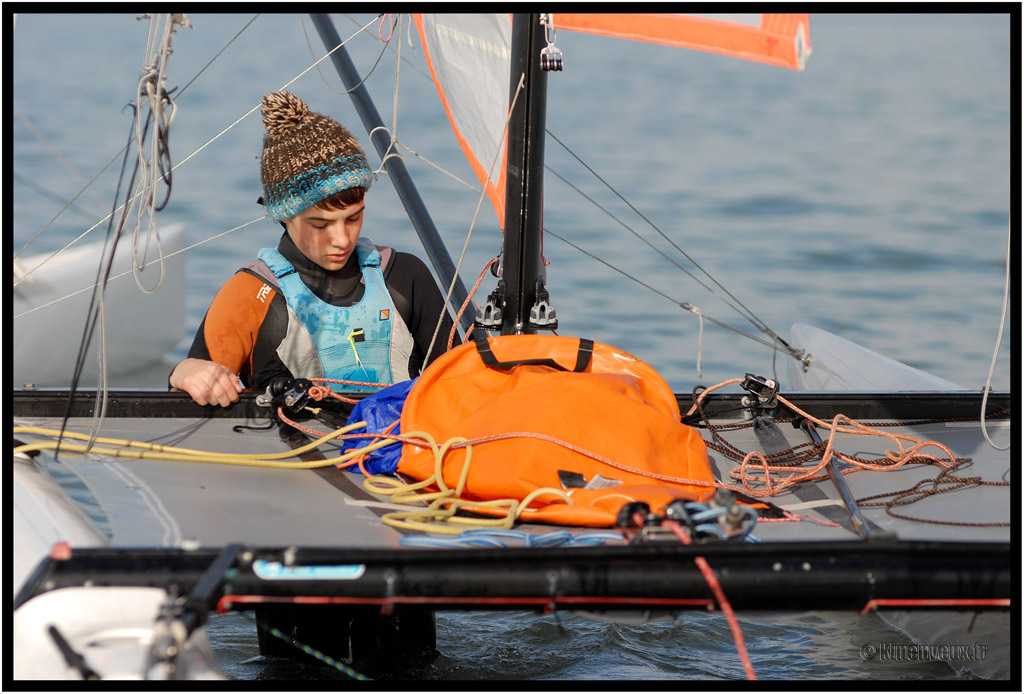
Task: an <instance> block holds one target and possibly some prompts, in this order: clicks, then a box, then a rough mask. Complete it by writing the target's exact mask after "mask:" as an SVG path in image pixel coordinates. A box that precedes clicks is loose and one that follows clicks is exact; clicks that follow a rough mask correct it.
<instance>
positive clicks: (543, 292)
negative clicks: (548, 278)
mask: <svg viewBox="0 0 1024 694" xmlns="http://www.w3.org/2000/svg"><path fill="white" fill-rule="evenodd" d="M534 292H535V294H536V297H537V301H536V303H534V305H533V307H532V308H531V309H530V320H529V323H528V325H529V327H531V328H533V329H534V330H558V318H557V317H556V316H555V307H554V306H552V305H551V303H550V297H549V295H548V290H547V289H545V288H544V280H542V279H540V278H537V282H536V284H535V285H534Z"/></svg>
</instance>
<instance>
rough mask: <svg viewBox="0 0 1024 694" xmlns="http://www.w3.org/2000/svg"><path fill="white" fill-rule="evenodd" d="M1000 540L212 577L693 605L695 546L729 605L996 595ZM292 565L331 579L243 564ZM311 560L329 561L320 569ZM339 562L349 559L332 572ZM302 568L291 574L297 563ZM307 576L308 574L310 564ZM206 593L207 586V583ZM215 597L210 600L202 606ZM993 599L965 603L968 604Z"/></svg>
mask: <svg viewBox="0 0 1024 694" xmlns="http://www.w3.org/2000/svg"><path fill="white" fill-rule="evenodd" d="M218 554H219V551H218V550H209V549H201V550H195V551H182V550H166V549H153V550H146V549H120V550H113V549H105V548H104V549H80V550H75V551H74V552H73V554H72V556H71V558H70V559H66V560H61V561H57V560H53V559H48V560H46V570H45V571H41V572H37V574H36V575H34V576H33V580H32V581H31V582H30V584H26V586H25V588H24V590H23V591H22V593H21V594H19V596H18V599H17V600H16V601H15V608H17V607H18V606H20V605H21V604H23V603H24V602H25V601H27V600H28V599H30V598H31V597H32V596H33V595H36V594H40V593H43V592H46V591H48V590H54V589H58V588H62V587H68V586H77V585H82V584H83V583H84V582H86V581H89V582H90V584H91V585H118V586H160V585H170V584H174V585H177V586H179V588H184V589H186V590H189V589H191V588H192V586H193V585H195V584H196V583H197V582H199V581H200V580H201V577H202V576H203V572H204V570H205V569H206V568H207V567H208V566H210V565H211V564H212V563H213V562H214V560H215V559H216V557H217V556H218ZM1012 554H1013V552H1012V550H1011V546H1010V544H1009V543H952V542H951V543H944V542H913V541H910V542H900V541H896V540H891V539H884V540H866V541H848V542H827V543H825V542H785V543H763V544H739V543H707V544H700V545H689V546H686V545H679V544H675V543H665V544H661V543H649V544H643V545H630V546H623V547H581V548H550V549H538V548H509V549H479V550H476V549H473V550H469V549H455V550H447V549H430V550H372V549H363V548H307V549H302V548H299V549H296V548H288V549H284V548H275V549H248V550H246V549H243V550H242V551H241V552H239V553H238V554H237V555H236V556H238V557H240V561H239V563H238V564H237V565H236V567H235V569H236V571H232V573H231V576H230V577H229V578H226V579H225V582H224V586H223V591H222V594H223V596H224V597H223V599H224V600H230V599H232V596H234V597H235V601H234V602H233V603H232V606H231V608H232V609H252V608H253V607H255V605H256V604H260V603H258V602H246V601H245V600H244V599H242V598H244V597H245V596H249V597H252V596H263V597H269V598H275V597H276V598H279V599H281V600H283V601H286V600H287V598H289V597H291V596H304V597H305V598H309V597H310V596H315V597H317V598H318V599H320V598H330V599H331V600H326V601H325V602H332V601H333V604H339V605H341V604H350V605H359V604H378V605H386V604H400V603H404V604H421V605H429V606H430V607H431V608H433V609H477V610H479V609H524V607H529V606H536V607H538V608H543V609H556V608H565V609H600V610H636V609H637V606H638V605H646V606H647V607H649V608H660V609H665V610H677V611H678V610H684V609H701V608H703V607H706V606H707V605H708V604H709V602H710V601H712V600H713V597H712V594H711V592H710V590H709V588H708V586H707V584H706V582H705V580H704V578H703V576H702V575H701V573H700V571H699V570H698V569H697V567H696V565H695V564H694V561H693V560H694V558H695V557H696V556H703V557H705V559H707V561H708V563H709V564H710V565H711V567H712V568H713V569H714V570H715V572H716V574H717V576H718V578H719V581H720V583H721V585H722V588H723V590H724V591H725V593H726V595H727V596H728V598H729V601H730V603H731V604H732V606H733V607H734V608H735V609H736V610H763V609H770V610H861V609H864V608H865V607H866V606H867V605H868V603H869V602H870V601H871V600H878V599H890V600H892V599H903V600H927V599H959V600H992V599H999V600H1002V599H1009V598H1010V597H1011V595H1013V594H1016V592H1017V586H1016V583H1015V582H1014V580H1013V576H1012V573H1013V568H1014V566H1016V562H1015V559H1014V557H1013V556H1012ZM260 560H264V561H273V562H280V563H281V565H282V566H285V567H289V566H290V567H301V568H302V570H305V569H307V568H312V567H321V570H320V575H322V576H323V575H326V576H329V575H330V574H331V571H333V570H337V571H338V572H343V573H345V574H346V575H345V577H344V578H336V579H330V578H321V579H305V578H298V577H295V576H292V577H289V578H288V579H287V580H274V579H267V578H260V577H259V576H257V574H256V572H255V571H254V570H253V562H255V561H260ZM323 567H333V568H328V569H327V570H326V571H325V570H323ZM345 569H350V570H348V571H345ZM300 573H301V572H300ZM308 575H312V572H309V573H308ZM211 595H212V593H211ZM213 607H215V605H210V608H211V609H212V608H213ZM988 608H995V609H1000V608H1001V609H1005V606H998V605H983V604H979V605H972V606H970V607H969V609H988Z"/></svg>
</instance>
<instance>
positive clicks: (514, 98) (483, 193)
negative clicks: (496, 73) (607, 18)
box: [423, 74, 526, 364]
mask: <svg viewBox="0 0 1024 694" xmlns="http://www.w3.org/2000/svg"><path fill="white" fill-rule="evenodd" d="M525 84H526V75H525V74H522V75H520V76H519V84H517V85H516V91H515V94H514V95H513V96H512V104H511V106H510V107H509V109H508V116H507V117H506V118H505V127H504V128H502V131H501V139H500V140H499V141H498V144H497V146H496V148H495V152H494V158H493V159H492V160H491V166H490V168H489V169H488V170H487V175H488V177H490V176H491V175H492V174H493V173H494V167H495V166H496V165H497V163H498V159H499V158H500V157H501V151H502V149H501V143H502V142H504V141H505V137H506V134H507V133H508V123H509V119H511V118H512V112H513V110H514V109H515V107H516V101H518V99H519V95H520V93H521V92H522V89H523V87H524V86H525ZM486 195H487V190H486V189H485V188H483V187H481V189H480V196H479V197H478V198H477V201H476V211H475V212H473V221H472V222H470V224H469V231H468V232H467V233H466V241H465V243H463V244H462V253H461V254H459V262H458V263H457V264H456V266H455V272H454V274H453V275H452V281H451V284H450V285H449V286H448V293H447V294H445V297H444V306H445V307H447V306H448V303H449V302H450V301H451V300H452V293H453V292H454V291H455V283H456V281H457V280H458V277H459V270H460V269H461V268H462V261H463V260H465V258H466V251H467V250H468V249H469V240H470V239H471V238H472V236H473V229H475V228H476V222H477V219H479V217H480V208H481V207H482V206H483V204H484V198H485V197H486ZM478 286H479V283H478ZM471 296H472V295H470V297H471ZM470 297H467V299H469V298H470ZM446 310H447V308H442V309H441V315H440V316H438V317H437V325H436V326H435V327H434V335H433V337H431V338H430V347H428V348H427V357H429V355H430V353H431V352H432V351H433V350H434V343H435V342H436V341H437V334H438V333H439V332H440V331H441V324H442V322H443V321H444V312H445V311H446ZM456 325H458V323H456ZM427 357H424V358H423V363H424V364H426V363H429V362H428V358H427Z"/></svg>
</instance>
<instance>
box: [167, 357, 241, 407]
mask: <svg viewBox="0 0 1024 694" xmlns="http://www.w3.org/2000/svg"><path fill="white" fill-rule="evenodd" d="M170 384H171V389H172V390H183V391H185V392H186V393H188V394H189V395H191V396H192V399H193V400H195V401H196V402H197V403H199V404H200V405H220V406H221V407H227V406H228V405H230V404H231V403H233V402H238V394H239V393H240V392H241V391H242V383H241V381H239V380H238V374H234V373H232V372H231V369H229V368H228V367H226V366H224V365H223V364H218V363H217V362H215V361H208V360H206V359H192V358H189V359H185V360H184V361H181V362H179V363H178V365H177V366H175V367H174V371H172V372H171V378H170Z"/></svg>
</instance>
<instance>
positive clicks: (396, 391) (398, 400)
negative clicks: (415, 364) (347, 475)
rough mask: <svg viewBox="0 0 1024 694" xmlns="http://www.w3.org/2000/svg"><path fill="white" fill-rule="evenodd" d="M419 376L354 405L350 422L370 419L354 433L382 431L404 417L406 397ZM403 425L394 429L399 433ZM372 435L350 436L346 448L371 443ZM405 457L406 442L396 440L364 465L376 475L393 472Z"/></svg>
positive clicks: (376, 432) (353, 469)
mask: <svg viewBox="0 0 1024 694" xmlns="http://www.w3.org/2000/svg"><path fill="white" fill-rule="evenodd" d="M416 380H417V379H413V380H411V381H402V382H401V383H396V384H395V385H393V386H389V387H387V388H384V389H383V390H379V391H377V392H376V393H374V394H373V395H368V396H367V397H365V398H363V399H362V400H360V401H359V402H357V403H356V406H355V407H353V408H352V414H351V415H349V418H348V422H346V424H353V423H355V422H362V421H365V422H366V426H364V427H361V428H359V429H354V430H353V431H351V432H350V433H352V434H361V433H371V434H379V433H380V432H382V431H384V430H385V429H387V428H388V427H389V426H391V425H392V424H393V423H394V422H395V421H397V420H399V419H401V418H402V407H403V406H404V405H405V399H406V397H408V395H409V390H410V389H411V388H412V386H413V384H415V383H416ZM400 429H401V425H399V426H396V427H395V428H394V429H393V430H391V432H389V433H391V434H399V433H401V431H400ZM370 441H372V439H349V440H347V441H345V442H344V445H343V448H342V450H344V451H346V452H347V451H350V450H353V449H355V448H363V447H364V446H366V445H368V444H369V443H370ZM401 457H402V445H401V444H399V443H393V444H391V445H390V446H384V447H383V448H379V449H377V450H376V451H373V452H371V453H370V454H369V456H368V457H367V459H366V461H365V462H364V463H363V467H365V468H366V471H367V472H369V473H370V474H373V475H380V474H386V475H392V474H394V472H395V468H397V467H398V459H399V458H401ZM349 469H350V470H352V471H353V472H358V471H359V468H358V467H351V468H349Z"/></svg>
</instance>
